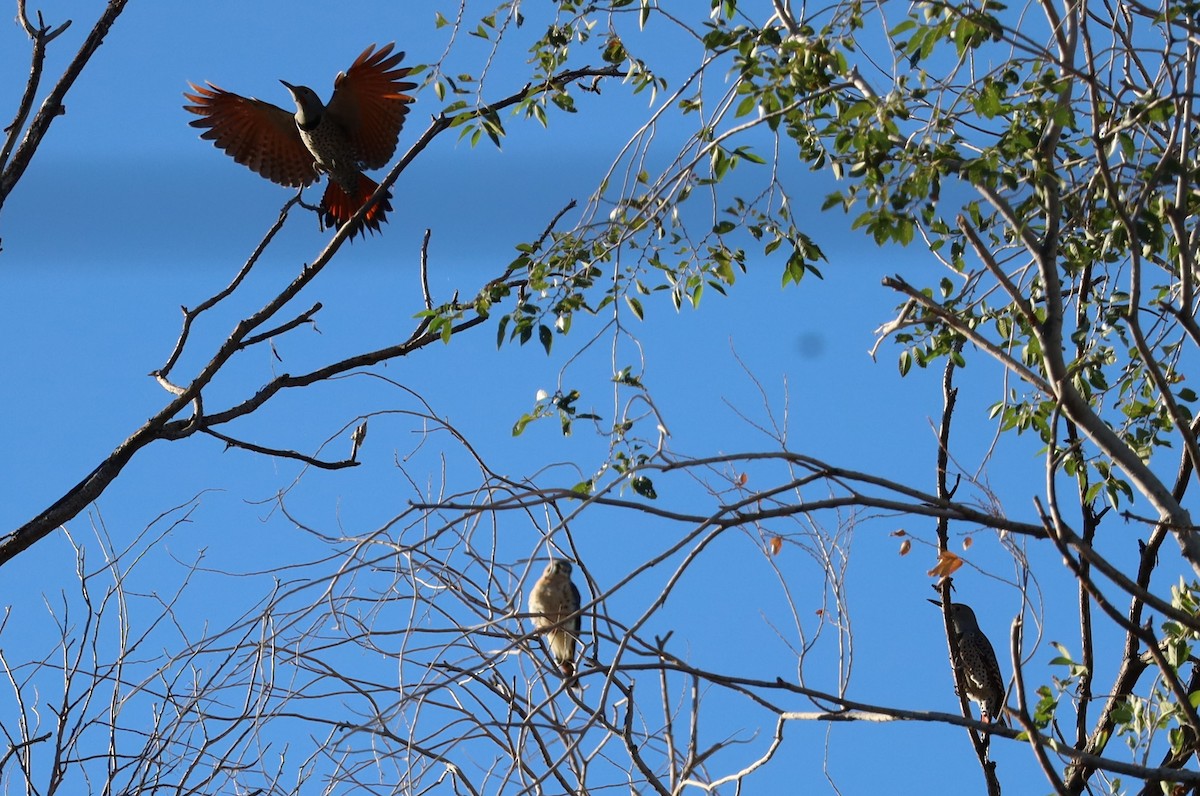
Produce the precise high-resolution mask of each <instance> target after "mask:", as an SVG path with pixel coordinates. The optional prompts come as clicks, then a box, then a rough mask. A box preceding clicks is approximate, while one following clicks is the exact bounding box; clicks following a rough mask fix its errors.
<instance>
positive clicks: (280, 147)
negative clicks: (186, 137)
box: [183, 44, 416, 237]
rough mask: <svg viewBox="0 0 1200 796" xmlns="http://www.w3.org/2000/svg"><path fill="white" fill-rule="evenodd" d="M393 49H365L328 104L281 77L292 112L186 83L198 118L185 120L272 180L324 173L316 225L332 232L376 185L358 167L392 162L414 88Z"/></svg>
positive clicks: (374, 222) (379, 214)
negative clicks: (292, 104)
mask: <svg viewBox="0 0 1200 796" xmlns="http://www.w3.org/2000/svg"><path fill="white" fill-rule="evenodd" d="M392 47H393V44H388V45H385V46H384V47H382V48H380V49H378V50H376V49H375V45H373V44H372V45H371V46H370V47H367V49H365V50H363V52H362V55H360V56H358V58H357V59H356V60H355V61H354V63H353V64H352V65H351V66H350V68H349V69H348V70H346V71H345V72H342V73H340V74H339V75H338V76H337V78H336V79H335V80H334V81H333V95H332V96H331V97H330V99H329V104H328V105H325V104H323V103H322V102H321V99H320V97H318V96H317V93H316V92H315V91H313V90H312V89H311V88H308V87H307V86H293V85H292V84H291V83H288V82H286V81H283V80H281V81H279V82H281V83H283V85H284V86H286V87H287V90H288V91H289V92H290V93H291V95H292V99H293V100H294V101H295V103H296V112H295V114H292V113H288V112H287V111H285V110H284V109H283V108H280V107H277V106H275V105H272V104H271V103H269V102H264V101H262V100H260V99H254V98H252V97H251V98H247V97H242V96H239V95H237V94H234V93H232V92H229V91H225V90H224V89H221V88H218V87H217V86H214V85H213V84H212V83H208V84H206V86H207V87H202V86H197V85H196V84H194V83H189V84H188V85H189V86H191V88H192V91H193V92H195V93H193V94H188V93H185V94H184V96H185V97H187V99H188V100H189V101H190V102H192V103H195V104H192V105H184V106H183V107H184V109H185V110H188V111H190V112H192V113H195V114H197V115H199V116H201V117H203V118H200V119H196V120H195V121H193V122H191V125H192V126H193V127H198V128H200V129H202V130H204V133H203V134H201V136H200V137H201V138H203V139H206V140H208V141H212V142H213V144H214V145H215V146H216V147H217V148H218V149H221V150H224V151H225V153H226V154H228V155H229V156H231V157H232V158H233V159H234V160H236V161H237V162H238V163H241V164H243V165H244V166H247V167H249V168H250V169H251V170H252V171H255V172H257V173H258V174H261V175H262V176H263V177H266V178H267V179H268V180H270V181H271V182H275V183H278V184H280V185H284V186H289V187H293V188H298V187H302V186H307V185H311V184H312V183H314V182H316V180H317V178H318V177H319V176H320V175H321V174H326V175H327V176H328V180H327V182H328V185H327V187H326V188H325V195H324V197H323V198H322V199H321V220H322V223H323V224H324V225H325V226H330V227H338V226H341V225H342V224H344V223H345V222H346V221H348V220H349V219H350V217H351V216H352V215H354V213H355V212H356V211H357V210H358V209H359V208H360V207H362V205H363V204H364V203H365V202H366V200H367V199H368V198H369V197H370V196H371V193H372V192H374V190H375V189H376V188H377V187H378V185H377V183H376V182H375V181H374V180H372V179H371V178H370V177H367V176H366V175H365V174H363V173H362V172H363V169H377V168H381V167H382V166H384V165H386V164H387V162H388V160H390V159H391V157H392V154H393V153H394V152H395V151H396V141H397V139H398V138H399V136H400V128H402V127H403V126H404V117H405V115H406V114H407V113H408V104H409V103H410V102H412V101H413V98H412V97H411V96H409V95H408V94H405V93H404V92H406V91H411V90H413V89H415V88H416V83H410V82H406V81H405V80H404V79H403V78H405V77H407V76H408V75H409V73H410V72H411V71H412V69H411V68H402V69H401V68H397V66H398V64H399V63H400V61H401V59H403V58H404V53H402V52H399V53H395V54H394V55H393V54H392ZM390 199H391V194H390V193H385V194H384V195H383V196H382V197H381V198H380V200H379V202H378V203H377V204H376V205H375V206H374V207H372V208H371V209H370V210H368V211H367V213H366V215H365V216H364V218H363V226H364V227H366V228H367V229H368V230H370V231H372V232H375V231H378V230H379V225H380V223H382V222H383V221H385V220H386V218H385V216H386V214H387V213H388V211H390V210H391V209H392V206H391V203H390V202H389V200H390ZM352 237H353V236H352Z"/></svg>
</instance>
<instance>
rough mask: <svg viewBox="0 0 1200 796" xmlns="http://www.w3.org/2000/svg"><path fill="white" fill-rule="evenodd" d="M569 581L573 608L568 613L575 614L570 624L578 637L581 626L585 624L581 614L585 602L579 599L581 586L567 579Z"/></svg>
mask: <svg viewBox="0 0 1200 796" xmlns="http://www.w3.org/2000/svg"><path fill="white" fill-rule="evenodd" d="M567 583H568V585H569V586H570V587H571V610H570V611H569V612H568V613H574V614H575V618H574V619H572V620H571V622H570V623H569V625H570V629H571V630H572V631H574V633H575V636H576V637H578V636H579V628H580V626H581V625H582V624H583V617H582V616H580V615H579V607H580V606H581V605H583V602H582V601H581V600H580V599H579V587H578V586H576V585H575V582H574V581H567Z"/></svg>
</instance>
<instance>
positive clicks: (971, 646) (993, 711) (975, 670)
mask: <svg viewBox="0 0 1200 796" xmlns="http://www.w3.org/2000/svg"><path fill="white" fill-rule="evenodd" d="M929 602H931V603H933V604H934V605H939V606H940V605H941V603H940V602H938V601H937V600H930V601H929ZM950 622H951V624H952V625H953V626H954V636H955V637H954V639H953V644H954V649H955V651H956V653H957V657H958V661H959V666H960V667H961V668H962V675H963V683H964V684H965V685H966V687H967V696H968V697H969V698H970V699H971V700H973V701H974V702H975V703H976V704H978V705H979V711H980V714H981V716H982V718H983V720H984V721H999V722H1001V723H1003V721H1004V691H1005V689H1004V678H1003V677H1002V676H1001V675H1000V664H999V663H998V662H997V661H996V651H995V650H994V649H992V642H990V641H988V638H987V636H985V635H984V634H983V631H982V630H980V629H979V622H978V621H977V620H976V619H975V612H974V611H972V610H971V607H970V606H969V605H964V604H963V603H951V604H950Z"/></svg>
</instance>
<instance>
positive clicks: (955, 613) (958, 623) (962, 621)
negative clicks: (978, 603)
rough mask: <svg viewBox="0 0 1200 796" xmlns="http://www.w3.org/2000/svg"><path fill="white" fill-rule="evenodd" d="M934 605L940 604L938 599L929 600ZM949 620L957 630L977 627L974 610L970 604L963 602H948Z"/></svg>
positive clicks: (977, 622) (961, 630)
mask: <svg viewBox="0 0 1200 796" xmlns="http://www.w3.org/2000/svg"><path fill="white" fill-rule="evenodd" d="M929 602H931V603H933V604H934V605H937V606H941V604H942V603H941V602H940V601H939V600H930V601H929ZM950 621H951V622H953V623H954V627H955V629H957V630H958V632H960V633H961V632H963V631H964V630H968V629H970V628H977V627H979V621H978V620H977V619H976V618H975V612H974V611H973V610H971V606H969V605H966V604H964V603H950Z"/></svg>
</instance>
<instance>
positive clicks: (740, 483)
mask: <svg viewBox="0 0 1200 796" xmlns="http://www.w3.org/2000/svg"><path fill="white" fill-rule="evenodd" d="M749 480H750V476H748V475H746V474H745V473H742V474H741V475H739V476H738V486H745V485H746V482H747V481H749Z"/></svg>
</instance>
